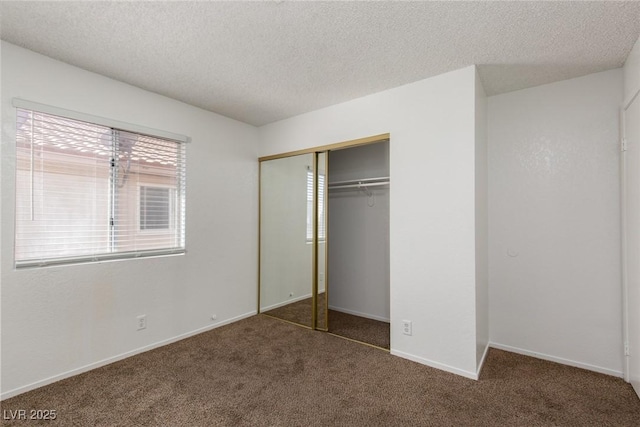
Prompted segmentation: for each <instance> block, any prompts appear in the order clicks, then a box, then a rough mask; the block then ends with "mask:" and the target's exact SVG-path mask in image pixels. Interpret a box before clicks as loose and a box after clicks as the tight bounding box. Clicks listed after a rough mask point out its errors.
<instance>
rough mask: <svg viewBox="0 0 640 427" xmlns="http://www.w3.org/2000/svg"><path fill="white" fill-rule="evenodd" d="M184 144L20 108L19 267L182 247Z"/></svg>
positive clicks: (180, 250)
mask: <svg viewBox="0 0 640 427" xmlns="http://www.w3.org/2000/svg"><path fill="white" fill-rule="evenodd" d="M184 146H185V144H184V143H182V142H178V141H173V140H168V139H163V138H158V137H153V136H148V135H143V134H137V133H133V132H128V131H123V130H119V129H115V128H110V127H105V126H100V125H95V124H92V123H87V122H82V121H78V120H73V119H68V118H64V117H59V116H54V115H51V114H45V113H40V112H36V111H30V110H25V109H18V110H17V132H16V157H17V167H16V230H15V259H16V266H18V267H21V266H33V265H47V264H51V263H64V262H79V261H91V260H100V259H108V258H123V257H139V256H145V255H155V254H159V253H180V252H184V213H185V206H184V203H185V147H184Z"/></svg>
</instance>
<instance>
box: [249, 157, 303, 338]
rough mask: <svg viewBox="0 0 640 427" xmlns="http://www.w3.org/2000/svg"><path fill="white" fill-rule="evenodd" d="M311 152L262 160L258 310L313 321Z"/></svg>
mask: <svg viewBox="0 0 640 427" xmlns="http://www.w3.org/2000/svg"><path fill="white" fill-rule="evenodd" d="M313 161H314V155H313V154H304V155H299V156H292V157H285V158H280V159H274V160H267V161H263V162H261V164H260V312H261V313H265V314H268V315H270V316H274V317H278V318H281V319H284V320H288V321H290V322H294V323H298V324H301V325H304V326H308V327H312V298H311V297H312V295H311V294H312V287H313V274H312V272H313V252H312V251H313V212H314V209H313V187H314V183H313Z"/></svg>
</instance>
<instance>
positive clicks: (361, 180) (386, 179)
mask: <svg viewBox="0 0 640 427" xmlns="http://www.w3.org/2000/svg"><path fill="white" fill-rule="evenodd" d="M371 181H389V177H388V176H381V177H378V178H363V179H349V180H347V181H336V182H330V183H329V185H330V186H331V185H342V184H358V183H360V182H361V183H363V184H364V183H365V182H371Z"/></svg>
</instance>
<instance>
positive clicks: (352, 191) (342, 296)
mask: <svg viewBox="0 0 640 427" xmlns="http://www.w3.org/2000/svg"><path fill="white" fill-rule="evenodd" d="M382 176H389V143H388V142H379V143H375V144H370V145H364V146H360V147H353V148H349V149H343V150H337V151H332V152H330V153H329V181H330V182H336V181H348V180H354V179H364V178H378V177H382ZM369 191H371V197H369V196H367V194H365V193H364V192H363V191H362V190H359V189H357V188H348V189H334V190H329V308H331V309H333V310H338V311H342V312H345V313H350V314H355V315H357V316H363V317H368V318H371V319H375V320H381V321H386V322H388V321H389V187H388V186H380V187H370V188H369Z"/></svg>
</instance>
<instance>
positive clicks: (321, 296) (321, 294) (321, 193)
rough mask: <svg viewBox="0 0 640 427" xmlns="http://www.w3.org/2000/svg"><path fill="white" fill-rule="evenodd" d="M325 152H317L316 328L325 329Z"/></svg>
mask: <svg viewBox="0 0 640 427" xmlns="http://www.w3.org/2000/svg"><path fill="white" fill-rule="evenodd" d="M328 157H329V156H328V155H327V152H323V153H319V154H318V166H317V168H318V270H317V274H318V298H317V299H316V307H317V310H318V311H317V313H318V317H317V324H316V328H317V329H320V330H323V331H326V330H327V327H328V325H327V283H326V280H327V262H326V261H327V238H328V236H327V182H328V178H329V177H328V176H327V170H328V168H327V162H328Z"/></svg>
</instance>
